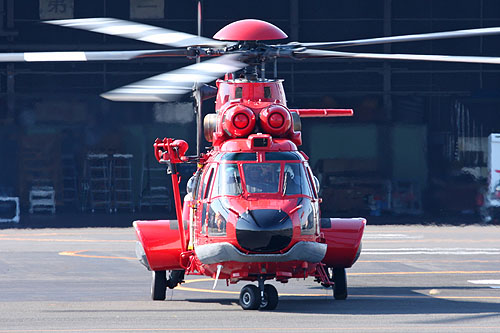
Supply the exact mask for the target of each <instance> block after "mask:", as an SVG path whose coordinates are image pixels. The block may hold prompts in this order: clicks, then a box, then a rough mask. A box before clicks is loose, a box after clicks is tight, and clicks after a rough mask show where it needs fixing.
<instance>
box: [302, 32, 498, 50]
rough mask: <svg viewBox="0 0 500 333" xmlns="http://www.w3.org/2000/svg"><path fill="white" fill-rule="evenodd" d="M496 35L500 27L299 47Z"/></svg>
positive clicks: (309, 44)
mask: <svg viewBox="0 0 500 333" xmlns="http://www.w3.org/2000/svg"><path fill="white" fill-rule="evenodd" d="M496 34H500V27H492V28H479V29H467V30H455V31H444V32H431V33H425V34H414V35H402V36H391V37H379V38H367V39H354V40H346V41H339V42H314V43H300V45H301V46H305V47H309V48H322V49H334V48H338V47H346V46H359V45H374V44H386V43H401V42H416V41H423V40H433V39H445V38H460V37H474V36H486V35H496Z"/></svg>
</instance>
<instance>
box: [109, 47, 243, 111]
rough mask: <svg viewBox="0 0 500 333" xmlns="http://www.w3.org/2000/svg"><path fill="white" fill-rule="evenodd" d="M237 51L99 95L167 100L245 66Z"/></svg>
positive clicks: (134, 99)
mask: <svg viewBox="0 0 500 333" xmlns="http://www.w3.org/2000/svg"><path fill="white" fill-rule="evenodd" d="M239 57H240V55H237V54H232V55H224V56H221V57H219V58H215V59H212V60H207V61H204V62H200V63H197V64H193V65H189V66H186V67H183V68H180V69H176V70H174V71H171V72H168V73H164V74H160V75H156V76H153V77H150V78H148V79H145V80H142V81H138V82H135V83H132V84H129V85H126V86H124V87H121V88H118V89H115V90H111V91H109V92H107V93H104V94H102V95H101V96H102V97H104V98H106V99H109V100H112V101H126V102H168V101H175V100H177V99H179V98H180V97H181V96H182V95H184V94H186V93H189V92H191V91H193V89H195V88H197V87H199V86H201V85H203V84H204V83H208V82H211V81H213V80H215V79H217V78H218V77H220V76H222V75H224V74H226V73H231V72H235V71H237V70H239V69H241V68H244V67H245V66H247V64H245V63H243V62H240V61H239V59H238V58H239Z"/></svg>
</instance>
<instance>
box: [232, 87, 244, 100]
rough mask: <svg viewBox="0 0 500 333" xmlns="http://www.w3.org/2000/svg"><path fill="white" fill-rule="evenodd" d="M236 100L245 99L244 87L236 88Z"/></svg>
mask: <svg viewBox="0 0 500 333" xmlns="http://www.w3.org/2000/svg"><path fill="white" fill-rule="evenodd" d="M234 98H243V87H236V89H235V90H234Z"/></svg>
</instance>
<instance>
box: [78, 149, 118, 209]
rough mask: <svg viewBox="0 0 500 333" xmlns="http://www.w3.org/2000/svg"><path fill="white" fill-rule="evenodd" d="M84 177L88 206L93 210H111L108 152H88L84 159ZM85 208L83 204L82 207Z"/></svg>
mask: <svg viewBox="0 0 500 333" xmlns="http://www.w3.org/2000/svg"><path fill="white" fill-rule="evenodd" d="M84 169H85V179H86V182H85V184H86V186H84V190H85V191H86V192H87V193H86V196H87V197H88V206H89V207H88V208H89V209H90V210H91V211H92V212H95V211H96V210H97V209H103V210H105V211H108V212H111V211H112V208H111V170H110V158H109V155H108V154H92V153H90V154H88V155H87V158H86V159H85V167H84ZM83 208H84V209H85V208H86V207H85V206H84V207H83Z"/></svg>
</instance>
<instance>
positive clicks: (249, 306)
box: [240, 284, 260, 310]
mask: <svg viewBox="0 0 500 333" xmlns="http://www.w3.org/2000/svg"><path fill="white" fill-rule="evenodd" d="M240 305H241V307H242V308H243V310H257V309H258V308H259V306H260V292H259V288H257V287H256V286H254V285H253V284H247V285H246V286H244V287H243V288H241V292H240Z"/></svg>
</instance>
